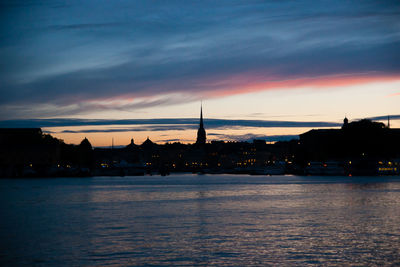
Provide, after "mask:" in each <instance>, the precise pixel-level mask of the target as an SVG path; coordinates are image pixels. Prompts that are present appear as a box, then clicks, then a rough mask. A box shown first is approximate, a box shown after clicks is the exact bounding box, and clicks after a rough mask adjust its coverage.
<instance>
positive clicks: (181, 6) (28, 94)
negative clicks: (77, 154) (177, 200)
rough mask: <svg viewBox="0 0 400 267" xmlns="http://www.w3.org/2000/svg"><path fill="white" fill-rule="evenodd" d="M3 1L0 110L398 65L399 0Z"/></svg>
mask: <svg viewBox="0 0 400 267" xmlns="http://www.w3.org/2000/svg"><path fill="white" fill-rule="evenodd" d="M0 10H1V16H0V23H1V29H0V93H1V97H0V108H1V107H2V106H5V105H8V106H7V107H8V109H7V110H5V108H3V109H2V111H1V113H0V115H2V117H5V116H11V114H12V113H13V112H14V114H17V113H16V111H15V110H12V109H10V107H9V106H10V105H17V106H18V105H19V106H21V105H24V106H30V107H33V108H35V105H37V104H53V105H55V106H54V107H51V108H49V112H52V111H53V112H54V109H56V108H62V107H65V106H66V105H70V104H74V103H85V101H86V100H91V99H93V98H105V99H106V98H109V97H115V96H119V95H127V94H130V95H134V96H143V95H157V94H163V93H170V92H195V93H198V94H203V93H204V92H206V91H218V90H222V89H223V88H221V87H219V86H218V83H216V84H215V83H213V82H215V81H219V80H221V79H227V78H229V77H232V76H235V75H241V74H243V73H249V72H250V73H251V72H254V73H257V74H258V75H259V76H261V78H260V80H263V79H265V81H268V79H269V76H270V75H272V76H273V77H275V78H276V79H278V80H279V79H290V78H298V77H304V76H307V77H319V76H324V75H336V74H353V73H369V72H375V73H378V74H391V75H392V74H396V75H398V74H399V72H400V53H399V48H398V47H400V35H399V31H398V23H399V21H400V12H399V11H400V4H399V2H398V1H385V2H381V1H362V2H351V1H323V2H316V1H306V0H303V1H198V2H193V1H159V2H158V1H156V2H153V1H151V2H150V1H132V2H130V1H105V0H103V1H91V0H88V1H68V2H67V3H66V4H65V3H64V2H60V3H59V2H57V1H20V2H18V1H17V2H15V1H2V3H1V6H0ZM224 89H226V88H224ZM168 103H170V102H168ZM168 103H161V104H160V103H152V104H153V105H164V104H168ZM95 109H96V107H95V106H93V105H82V106H80V107H79V108H76V109H73V110H71V111H70V113H71V114H78V113H81V112H85V111H88V110H89V111H90V110H95ZM42 115H46V114H44V113H43V114H42Z"/></svg>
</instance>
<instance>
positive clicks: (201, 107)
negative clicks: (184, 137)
mask: <svg viewBox="0 0 400 267" xmlns="http://www.w3.org/2000/svg"><path fill="white" fill-rule="evenodd" d="M200 128H204V124H203V103H201V106H200Z"/></svg>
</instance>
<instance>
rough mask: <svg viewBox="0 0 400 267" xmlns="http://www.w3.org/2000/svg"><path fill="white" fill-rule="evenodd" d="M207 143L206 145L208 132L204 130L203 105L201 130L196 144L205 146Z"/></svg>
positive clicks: (201, 109)
mask: <svg viewBox="0 0 400 267" xmlns="http://www.w3.org/2000/svg"><path fill="white" fill-rule="evenodd" d="M205 143H206V130H204V124H203V105H201V107H200V125H199V129H198V130H197V140H196V144H198V145H204V144H205Z"/></svg>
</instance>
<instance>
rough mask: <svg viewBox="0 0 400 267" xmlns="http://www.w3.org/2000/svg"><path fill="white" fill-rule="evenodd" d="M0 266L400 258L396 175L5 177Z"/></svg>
mask: <svg viewBox="0 0 400 267" xmlns="http://www.w3.org/2000/svg"><path fill="white" fill-rule="evenodd" d="M0 203H1V204H0V205H1V210H0V212H1V214H0V215H1V217H0V265H7V266H13V265H15V266H21V265H29V266H32V265H33V266H48V265H52V266H53V265H61V266H77V265H79V266H82V265H86V266H87V265H89V266H105V265H116V266H118V265H121V266H127V265H135V266H137V265H139V266H140V265H217V266H221V265H229V266H232V265H237V266H249V265H257V266H260V265H263V266H265V265H291V266H306V265H332V266H335V265H337V266H343V265H354V266H360V265H369V266H371V265H372V266H373V265H376V266H382V265H390V264H400V177H397V178H396V177H393V178H390V177H364V178H360V177H358V178H357V177H356V178H354V177H353V178H351V177H296V176H274V177H267V176H245V175H243V176H238V175H199V176H198V175H171V176H167V177H160V176H152V177H149V176H145V177H117V178H114V177H96V178H69V179H65V178H62V179H61V178H57V179H32V180H29V179H18V180H0Z"/></svg>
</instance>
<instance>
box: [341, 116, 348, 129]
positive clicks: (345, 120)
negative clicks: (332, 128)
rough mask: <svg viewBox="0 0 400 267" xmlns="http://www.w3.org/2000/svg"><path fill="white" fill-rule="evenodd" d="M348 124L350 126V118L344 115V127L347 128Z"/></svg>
mask: <svg viewBox="0 0 400 267" xmlns="http://www.w3.org/2000/svg"><path fill="white" fill-rule="evenodd" d="M347 126H349V119H348V118H347V117H344V120H343V125H342V129H343V128H346V127H347Z"/></svg>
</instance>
